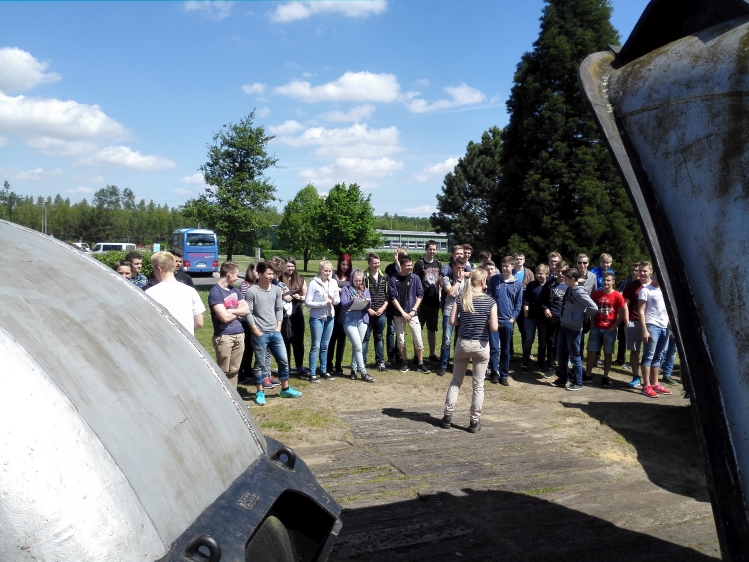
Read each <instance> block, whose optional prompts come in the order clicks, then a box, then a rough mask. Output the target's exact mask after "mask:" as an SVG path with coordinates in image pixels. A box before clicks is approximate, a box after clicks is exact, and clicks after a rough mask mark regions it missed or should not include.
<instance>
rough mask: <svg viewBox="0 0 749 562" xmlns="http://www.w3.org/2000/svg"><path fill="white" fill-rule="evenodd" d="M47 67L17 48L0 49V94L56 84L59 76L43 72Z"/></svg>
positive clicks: (54, 73) (44, 63)
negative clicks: (46, 84)
mask: <svg viewBox="0 0 749 562" xmlns="http://www.w3.org/2000/svg"><path fill="white" fill-rule="evenodd" d="M47 66H49V65H48V64H47V63H46V62H39V61H38V60H36V58H34V57H33V56H32V55H31V53H27V52H26V51H22V50H21V49H19V48H18V47H3V48H1V49H0V92H5V93H9V92H16V91H18V92H25V91H26V90H30V89H31V88H33V87H34V86H38V85H39V84H45V83H48V82H57V81H58V80H60V78H61V76H60V75H59V74H57V73H56V72H45V70H47Z"/></svg>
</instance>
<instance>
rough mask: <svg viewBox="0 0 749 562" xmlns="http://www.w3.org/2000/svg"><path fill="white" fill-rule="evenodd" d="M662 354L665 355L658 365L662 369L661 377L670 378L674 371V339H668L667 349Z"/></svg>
mask: <svg viewBox="0 0 749 562" xmlns="http://www.w3.org/2000/svg"><path fill="white" fill-rule="evenodd" d="M669 336H670V334H669ZM664 353H665V355H664V357H663V360H662V361H660V364H661V367H663V376H664V377H670V376H671V373H672V372H673V370H674V362H675V361H676V338H672V337H669V338H668V347H667V348H666V351H665V352H664Z"/></svg>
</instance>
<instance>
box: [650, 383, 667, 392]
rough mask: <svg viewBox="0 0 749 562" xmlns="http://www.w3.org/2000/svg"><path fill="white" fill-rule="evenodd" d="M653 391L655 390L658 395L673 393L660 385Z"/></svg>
mask: <svg viewBox="0 0 749 562" xmlns="http://www.w3.org/2000/svg"><path fill="white" fill-rule="evenodd" d="M653 390H655V391H656V392H657V393H658V394H671V391H670V390H669V389H667V388H666V387H664V386H661V385H660V384H656V385H655V386H654V387H653Z"/></svg>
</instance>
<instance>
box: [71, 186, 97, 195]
mask: <svg viewBox="0 0 749 562" xmlns="http://www.w3.org/2000/svg"><path fill="white" fill-rule="evenodd" d="M93 192H94V190H93V189H91V188H90V187H76V188H75V189H66V190H65V193H70V194H73V195H88V194H89V193H93Z"/></svg>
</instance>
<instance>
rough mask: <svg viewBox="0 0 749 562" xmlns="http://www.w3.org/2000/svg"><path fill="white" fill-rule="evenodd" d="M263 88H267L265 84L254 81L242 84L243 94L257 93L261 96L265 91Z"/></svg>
mask: <svg viewBox="0 0 749 562" xmlns="http://www.w3.org/2000/svg"><path fill="white" fill-rule="evenodd" d="M265 88H267V86H266V85H265V84H261V83H260V82H255V83H254V84H245V85H244V86H242V91H243V92H244V93H245V94H259V95H261V96H262V95H263V94H264V93H265Z"/></svg>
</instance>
